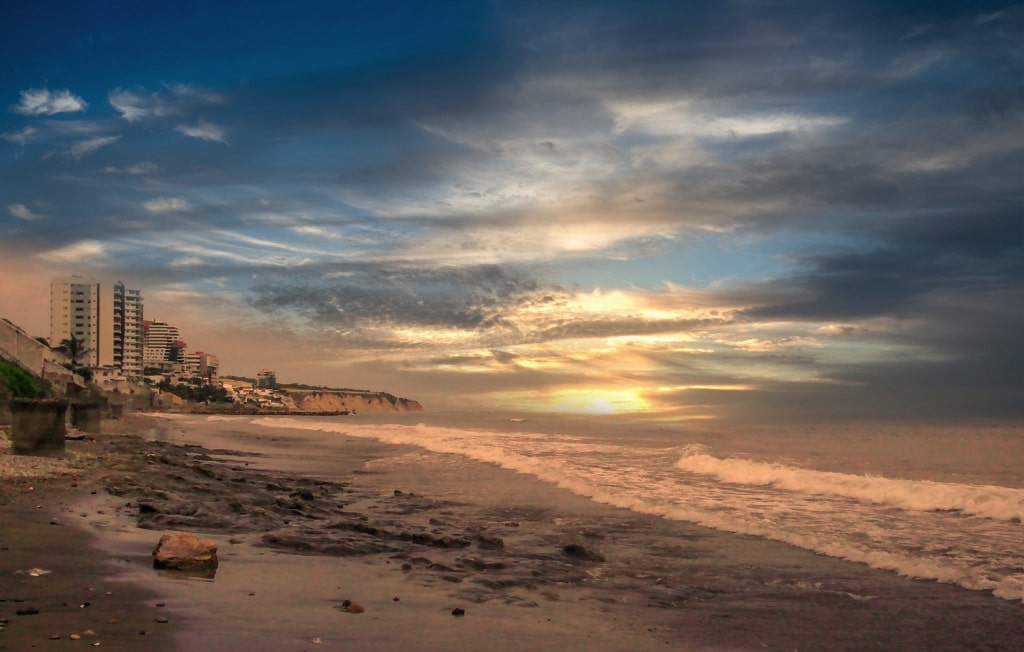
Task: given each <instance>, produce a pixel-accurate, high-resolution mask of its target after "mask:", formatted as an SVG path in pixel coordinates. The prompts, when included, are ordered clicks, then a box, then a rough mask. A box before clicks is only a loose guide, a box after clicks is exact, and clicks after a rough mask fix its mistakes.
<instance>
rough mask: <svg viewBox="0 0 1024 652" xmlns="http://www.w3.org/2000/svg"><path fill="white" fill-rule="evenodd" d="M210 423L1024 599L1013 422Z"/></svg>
mask: <svg viewBox="0 0 1024 652" xmlns="http://www.w3.org/2000/svg"><path fill="white" fill-rule="evenodd" d="M208 420H212V421H218V422H219V421H223V420H237V421H242V422H245V424H246V426H245V427H246V429H247V430H251V428H250V426H253V425H255V426H259V427H260V428H261V429H262V430H263V431H264V432H266V433H267V434H268V438H270V439H273V433H275V431H276V432H282V433H283V432H284V431H285V430H287V431H304V432H305V433H307V434H308V440H307V441H305V442H304V444H303V448H302V451H301V452H299V451H294V452H292V453H289V454H283V453H282V452H281V450H279V449H276V450H275V453H274V454H275V455H276V456H277V457H276V458H275V459H276V460H277V461H276V464H279V465H280V464H283V465H285V466H287V465H288V460H287V459H286V458H287V457H289V455H290V456H291V457H292V458H293V459H292V466H293V467H294V468H295V469H300V468H301V469H302V470H304V471H306V472H312V473H318V474H320V475H330V470H331V467H332V465H333V464H335V463H338V460H340V459H342V458H343V457H344V455H345V451H344V447H343V446H342V445H341V444H340V443H339V442H341V441H342V440H341V438H338V437H337V436H336V435H337V434H339V433H340V434H344V435H347V436H350V437H358V438H370V439H374V440H377V441H380V442H383V443H387V444H394V445H401V446H405V447H409V448H408V451H409V452H407V453H405V454H404V455H398V456H395V457H388V458H385V459H382V460H379V461H377V462H371V463H370V464H371V466H372V465H373V464H385V465H389V467H390V468H389V470H390V471H393V472H399V473H400V472H401V471H402V466H403V465H405V466H406V467H407V468H408V470H409V472H410V473H412V472H413V470H414V469H423V468H427V469H430V468H435V469H438V470H440V469H443V470H444V472H443V474H442V473H438V474H437V477H438V479H437V481H436V483H435V485H434V486H429V482H430V476H431V474H430V473H426V474H423V473H422V472H421V474H420V475H421V478H420V481H421V482H427V483H428V490H429V491H430V492H431V494H432V495H435V496H438V497H441V498H448V499H454V500H458V499H459V493H460V492H461V491H468V490H469V489H468V488H467V487H463V486H460V483H459V482H457V481H456V482H453V481H452V478H453V477H454V478H458V477H459V476H460V474H465V476H466V477H469V476H470V475H472V474H473V473H474V468H476V467H479V465H480V464H486V465H496V466H498V467H501V468H504V469H508V470H511V471H514V472H516V473H519V474H525V475H528V476H532V477H534V478H537V479H539V480H541V481H543V482H545V483H548V484H551V485H556V486H558V487H560V488H562V489H564V490H566V491H569V492H572V493H573V494H576V495H578V496H583V497H586V498H588V499H590V500H592V501H595V502H597V503H603V504H607V505H613V506H616V507H620V508H625V509H628V510H632V511H635V512H638V513H642V514H647V515H655V516H658V517H661V518H664V519H670V520H676V521H687V522H691V523H696V524H699V525H702V526H706V527H709V528H714V529H717V530H722V531H727V532H736V533H742V534H746V535H754V536H758V537H763V538H766V539H771V540H775V541H779V542H783V543H785V544H789V545H792V546H797V547H799V548H803V549H807V550H811V551H814V552H817V553H820V554H823V555H828V556H831V557H836V558H841V559H845V560H850V561H854V562H860V563H864V564H867V565H869V566H872V567H875V568H879V569H885V570H889V571H892V572H895V573H898V574H900V575H903V576H907V577H911V578H921V579H930V580H937V581H940V582H947V583H952V584H957V585H959V586H962V587H964V588H968V589H974V590H981V591H991V592H992V593H993V594H994V595H995V596H997V597H999V598H1003V599H1006V600H1013V601H1020V600H1024V545H1022V543H1024V524H1022V523H1021V521H1022V518H1024V467H1022V464H1021V461H1022V460H1024V428H1022V427H1021V426H1020V425H1017V424H975V425H970V426H955V427H954V426H948V425H937V424H935V425H914V426H910V425H904V424H859V425H844V426H838V425H817V426H799V427H753V426H748V427H744V426H739V425H732V426H709V425H708V424H693V423H686V422H683V423H673V422H671V421H645V420H643V419H641V418H637V417H610V416H602V417H596V416H587V417H583V416H565V415H554V414H538V415H533V414H531V415H519V416H513V415H480V414H432V413H407V414H383V415H382V414H374V415H369V414H367V415H363V414H359V415H350V416H344V417H312V416H294V417H289V416H273V417H252V418H245V417H216V416H214V417H208ZM250 443H251V442H250ZM249 448H251V446H249ZM442 475H443V478H442ZM473 491H479V487H478V486H474V488H473ZM493 499H494V500H496V501H498V500H501V496H494V497H493Z"/></svg>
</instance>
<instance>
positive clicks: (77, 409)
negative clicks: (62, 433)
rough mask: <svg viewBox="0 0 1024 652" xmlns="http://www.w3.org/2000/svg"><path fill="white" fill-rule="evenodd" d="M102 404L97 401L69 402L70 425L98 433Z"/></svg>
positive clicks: (83, 430)
mask: <svg viewBox="0 0 1024 652" xmlns="http://www.w3.org/2000/svg"><path fill="white" fill-rule="evenodd" d="M102 410H103V406H101V405H100V404H99V403H80V402H77V401H75V402H72V403H71V425H73V426H74V427H76V428H78V429H79V430H81V431H82V432H90V433H93V434H98V433H99V431H100V417H101V416H102Z"/></svg>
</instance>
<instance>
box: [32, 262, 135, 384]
mask: <svg viewBox="0 0 1024 652" xmlns="http://www.w3.org/2000/svg"><path fill="white" fill-rule="evenodd" d="M142 317H143V301H142V293H141V292H140V291H139V290H132V289H129V288H126V287H125V285H124V283H122V282H120V281H116V282H108V281H98V280H96V279H94V278H88V277H84V276H69V277H65V278H55V279H53V280H52V282H51V283H50V345H51V346H59V345H60V343H61V342H63V341H64V340H69V339H71V338H72V337H74V338H75V339H77V340H79V341H81V342H82V351H81V353H80V355H79V357H78V359H77V360H74V361H73V362H75V363H76V364H81V365H85V366H88V367H114V368H117V369H120V370H121V372H122V373H123V374H124V375H125V376H126V377H128V378H137V377H139V376H141V375H142V365H143V318H142Z"/></svg>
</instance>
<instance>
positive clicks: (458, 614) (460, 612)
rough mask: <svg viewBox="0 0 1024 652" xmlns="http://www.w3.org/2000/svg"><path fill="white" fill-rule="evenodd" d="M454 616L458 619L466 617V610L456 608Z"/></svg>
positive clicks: (453, 612) (453, 611) (453, 610)
mask: <svg viewBox="0 0 1024 652" xmlns="http://www.w3.org/2000/svg"><path fill="white" fill-rule="evenodd" d="M452 615H453V616H455V617H456V618H459V617H461V616H465V615H466V610H465V609H463V608H462V607H455V608H454V609H452Z"/></svg>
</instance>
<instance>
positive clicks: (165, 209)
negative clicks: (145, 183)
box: [142, 197, 192, 214]
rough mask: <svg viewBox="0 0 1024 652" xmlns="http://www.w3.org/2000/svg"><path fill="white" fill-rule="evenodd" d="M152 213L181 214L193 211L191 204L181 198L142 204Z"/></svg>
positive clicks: (168, 198)
mask: <svg viewBox="0 0 1024 652" xmlns="http://www.w3.org/2000/svg"><path fill="white" fill-rule="evenodd" d="M142 207H143V208H145V209H146V210H147V211H149V212H150V213H157V214H160V213H180V212H184V211H187V210H189V209H191V208H192V207H191V206H189V203H188V202H187V201H185V200H184V199H181V198H180V197H161V198H159V199H151V200H149V201H147V202H143V203H142Z"/></svg>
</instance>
